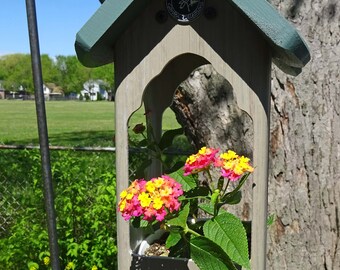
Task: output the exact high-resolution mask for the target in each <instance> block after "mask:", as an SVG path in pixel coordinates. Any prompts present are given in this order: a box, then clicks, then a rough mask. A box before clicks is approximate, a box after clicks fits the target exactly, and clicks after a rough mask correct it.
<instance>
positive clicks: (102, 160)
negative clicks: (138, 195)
mask: <svg viewBox="0 0 340 270" xmlns="http://www.w3.org/2000/svg"><path fill="white" fill-rule="evenodd" d="M0 154H1V156H0V165H1V167H2V168H5V170H2V171H1V173H0V182H2V184H3V185H1V186H2V188H1V189H0V195H1V196H0V198H1V199H0V203H1V205H3V202H2V201H4V200H6V197H7V198H8V197H10V198H11V200H12V202H17V205H18V207H17V209H16V211H13V210H11V209H9V208H8V209H9V210H8V211H4V213H1V216H6V217H10V220H11V221H10V223H7V228H6V231H2V232H1V234H0V250H1V252H0V269H25V268H26V269H30V268H31V269H50V265H49V264H50V258H49V256H50V254H49V248H48V234H47V228H46V215H45V211H44V200H43V191H42V180H41V173H40V172H41V168H40V165H39V164H40V157H39V154H38V152H28V151H21V152H14V151H2V152H1V153H0ZM112 156H113V155H108V154H106V153H102V154H98V153H74V152H53V153H52V155H51V164H52V174H53V177H52V178H53V184H54V190H55V207H56V213H57V231H58V239H59V253H60V254H59V255H60V258H61V265H62V269H91V268H92V267H94V266H96V267H97V268H98V269H115V268H116V252H117V248H116V238H115V235H116V225H115V203H116V201H115V197H116V196H115V190H116V185H115V172H114V171H113V169H112V168H113V164H114V163H113V162H114V161H113V160H112V159H113V158H112ZM19 183H20V185H18V184H19ZM5 192H6V197H5V196H4V194H5ZM5 209H7V208H6V207H5Z"/></svg>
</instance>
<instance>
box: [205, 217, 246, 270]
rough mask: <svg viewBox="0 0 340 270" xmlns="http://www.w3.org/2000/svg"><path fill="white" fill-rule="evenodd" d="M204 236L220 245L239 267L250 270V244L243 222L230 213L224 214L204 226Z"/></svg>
mask: <svg viewBox="0 0 340 270" xmlns="http://www.w3.org/2000/svg"><path fill="white" fill-rule="evenodd" d="M203 231H204V235H205V236H206V237H207V238H209V239H210V240H211V241H213V242H214V243H216V244H217V245H219V246H220V247H221V248H222V249H223V250H224V252H225V253H227V254H228V256H229V257H230V258H231V259H232V260H233V261H234V262H236V263H238V264H239V265H241V266H243V267H245V268H247V269H249V268H250V262H249V255H248V242H247V236H246V231H245V229H244V227H243V225H242V222H241V221H240V220H239V219H238V218H237V217H235V216H234V215H232V214H230V213H223V214H221V215H219V216H217V217H215V218H214V219H212V220H209V221H207V222H206V223H205V224H204V226H203Z"/></svg>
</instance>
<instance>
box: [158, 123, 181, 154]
mask: <svg viewBox="0 0 340 270" xmlns="http://www.w3.org/2000/svg"><path fill="white" fill-rule="evenodd" d="M181 134H183V128H178V129H171V130H168V131H165V132H164V134H163V135H162V138H161V140H160V142H159V148H160V149H161V150H164V149H165V148H167V147H169V146H171V145H172V142H173V140H174V138H175V137H176V136H178V135H181Z"/></svg>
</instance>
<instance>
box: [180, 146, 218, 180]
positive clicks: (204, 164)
mask: <svg viewBox="0 0 340 270" xmlns="http://www.w3.org/2000/svg"><path fill="white" fill-rule="evenodd" d="M218 151H219V150H218V149H214V148H207V147H202V148H201V149H200V150H199V151H198V153H197V154H194V155H191V156H189V157H188V158H187V160H186V162H185V165H184V175H189V174H194V173H198V172H201V171H204V170H207V169H209V167H210V165H213V164H214V163H215V161H216V154H217V153H218Z"/></svg>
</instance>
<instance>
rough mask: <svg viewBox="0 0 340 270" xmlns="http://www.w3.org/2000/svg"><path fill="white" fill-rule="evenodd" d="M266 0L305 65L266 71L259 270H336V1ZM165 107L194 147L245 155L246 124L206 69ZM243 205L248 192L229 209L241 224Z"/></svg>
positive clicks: (247, 211) (339, 124)
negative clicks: (270, 217) (306, 58)
mask: <svg viewBox="0 0 340 270" xmlns="http://www.w3.org/2000/svg"><path fill="white" fill-rule="evenodd" d="M271 2H272V4H273V5H275V6H276V7H277V8H278V9H279V10H280V12H281V14H283V15H284V16H285V17H286V18H287V19H288V20H290V21H291V22H292V23H293V24H294V25H295V27H296V28H297V29H298V31H299V32H300V33H301V34H302V36H303V37H304V38H305V40H306V41H307V43H308V45H309V47H310V50H311V55H312V60H311V62H310V63H309V64H307V66H306V67H305V68H304V69H303V72H302V73H301V74H300V75H299V76H297V77H291V76H287V75H285V74H284V73H283V72H281V71H280V70H278V69H277V68H276V67H274V68H273V72H272V93H271V98H272V100H271V141H270V146H271V152H270V164H271V168H270V173H269V198H268V201H269V214H275V216H276V219H275V222H274V224H273V225H272V226H270V227H269V229H268V252H267V259H268V260H267V269H274V270H280V269H317V270H319V269H328V270H329V269H334V270H335V269H340V221H339V216H340V210H339V208H340V182H339V179H340V161H339V160H340V91H339V89H340V76H339V70H340V45H339V41H340V28H339V21H340V3H339V2H338V1H337V0H313V1H312V0H272V1H271ZM172 108H173V110H174V111H175V113H176V116H177V118H178V121H179V122H180V123H181V124H182V125H183V127H184V128H185V131H186V134H187V135H188V137H189V139H191V141H192V142H193V144H194V145H195V146H196V147H197V148H199V147H200V146H202V145H209V146H211V147H219V148H221V149H223V150H225V149H226V148H233V149H235V150H236V151H238V152H240V153H242V154H245V155H248V156H249V155H251V149H252V147H251V146H252V140H251V136H252V127H251V120H250V118H249V117H248V116H247V115H246V114H245V113H243V112H242V111H240V109H239V108H238V107H237V101H236V100H235V98H234V95H233V89H232V86H231V85H230V84H229V83H228V82H227V81H226V80H225V79H224V78H223V77H222V76H220V75H219V74H217V73H216V71H215V70H214V69H213V68H212V67H211V66H203V67H200V68H199V69H197V70H195V71H194V72H193V73H192V74H191V76H190V77H189V78H188V79H187V80H186V81H185V82H183V83H182V84H181V85H180V87H179V88H178V90H177V92H176V94H175V98H174V103H173V105H172ZM250 184H251V183H250ZM245 189H246V190H251V189H250V187H249V188H247V187H245ZM250 206H251V194H250V193H248V194H247V195H246V196H245V198H244V199H243V201H242V203H241V205H240V208H239V209H238V210H237V212H238V213H239V214H241V216H242V218H243V219H249V218H251V207H250Z"/></svg>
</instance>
